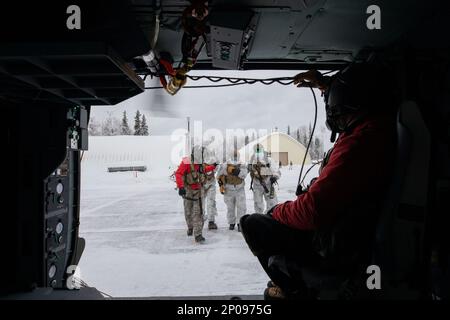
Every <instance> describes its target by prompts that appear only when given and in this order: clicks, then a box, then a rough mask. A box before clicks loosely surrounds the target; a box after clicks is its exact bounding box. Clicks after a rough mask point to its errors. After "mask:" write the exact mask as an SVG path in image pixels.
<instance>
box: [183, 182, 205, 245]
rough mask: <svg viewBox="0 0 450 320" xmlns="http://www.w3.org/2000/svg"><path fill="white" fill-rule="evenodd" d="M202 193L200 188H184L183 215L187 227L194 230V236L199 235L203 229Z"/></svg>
mask: <svg viewBox="0 0 450 320" xmlns="http://www.w3.org/2000/svg"><path fill="white" fill-rule="evenodd" d="M204 200H205V199H204V195H203V192H202V190H192V189H191V188H186V196H185V198H184V217H185V218H186V224H187V227H188V228H189V229H193V230H194V236H195V237H196V236H199V235H201V234H202V231H203V223H204V220H203V212H204V211H203V203H204Z"/></svg>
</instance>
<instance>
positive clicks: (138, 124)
mask: <svg viewBox="0 0 450 320" xmlns="http://www.w3.org/2000/svg"><path fill="white" fill-rule="evenodd" d="M134 135H135V136H141V135H142V134H141V113H140V112H139V110H138V111H136V115H135V116H134Z"/></svg>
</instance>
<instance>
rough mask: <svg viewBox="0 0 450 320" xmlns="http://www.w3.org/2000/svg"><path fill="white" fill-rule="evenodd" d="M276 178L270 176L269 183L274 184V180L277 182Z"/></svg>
mask: <svg viewBox="0 0 450 320" xmlns="http://www.w3.org/2000/svg"><path fill="white" fill-rule="evenodd" d="M277 180H278V179H277V178H275V177H270V183H271V184H274V183H275V182H277Z"/></svg>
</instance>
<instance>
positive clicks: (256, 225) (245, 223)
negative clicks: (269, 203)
mask: <svg viewBox="0 0 450 320" xmlns="http://www.w3.org/2000/svg"><path fill="white" fill-rule="evenodd" d="M263 219H264V215H262V214H257V213H254V214H246V215H244V216H242V217H241V219H240V221H239V223H240V225H241V229H242V232H243V233H246V234H248V233H249V232H250V233H251V232H252V230H260V229H261V228H262V227H263Z"/></svg>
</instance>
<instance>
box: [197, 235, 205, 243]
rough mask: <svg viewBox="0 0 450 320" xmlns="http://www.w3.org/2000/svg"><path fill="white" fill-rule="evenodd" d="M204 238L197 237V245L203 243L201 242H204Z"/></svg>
mask: <svg viewBox="0 0 450 320" xmlns="http://www.w3.org/2000/svg"><path fill="white" fill-rule="evenodd" d="M205 240H206V239H205V238H203V236H202V235H198V236H196V237H195V242H197V243H203V242H205Z"/></svg>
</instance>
